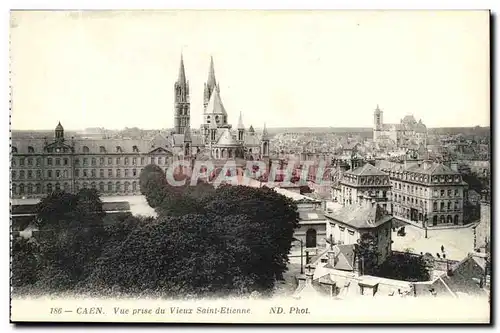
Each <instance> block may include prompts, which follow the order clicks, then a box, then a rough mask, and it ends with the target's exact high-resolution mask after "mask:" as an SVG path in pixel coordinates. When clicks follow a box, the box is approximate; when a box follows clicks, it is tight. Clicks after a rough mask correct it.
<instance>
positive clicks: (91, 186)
mask: <svg viewBox="0 0 500 333" xmlns="http://www.w3.org/2000/svg"><path fill="white" fill-rule="evenodd" d="M90 188H91V189H93V190H95V189H96V184H95V183H94V182H92V183H90Z"/></svg>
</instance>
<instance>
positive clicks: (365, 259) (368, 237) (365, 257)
mask: <svg viewBox="0 0 500 333" xmlns="http://www.w3.org/2000/svg"><path fill="white" fill-rule="evenodd" d="M354 255H355V256H356V258H357V259H358V260H357V261H358V265H359V267H358V269H359V272H360V274H361V275H365V274H371V273H372V272H373V271H374V270H375V269H376V266H377V264H378V256H379V253H378V250H377V239H376V237H375V235H374V234H372V233H370V232H365V233H362V234H361V236H360V238H359V239H358V241H357V243H356V244H354Z"/></svg>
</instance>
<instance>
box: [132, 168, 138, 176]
mask: <svg viewBox="0 0 500 333" xmlns="http://www.w3.org/2000/svg"><path fill="white" fill-rule="evenodd" d="M132 176H134V177H135V176H137V169H132Z"/></svg>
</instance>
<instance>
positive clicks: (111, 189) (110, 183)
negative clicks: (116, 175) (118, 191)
mask: <svg viewBox="0 0 500 333" xmlns="http://www.w3.org/2000/svg"><path fill="white" fill-rule="evenodd" d="M108 192H113V183H112V182H108Z"/></svg>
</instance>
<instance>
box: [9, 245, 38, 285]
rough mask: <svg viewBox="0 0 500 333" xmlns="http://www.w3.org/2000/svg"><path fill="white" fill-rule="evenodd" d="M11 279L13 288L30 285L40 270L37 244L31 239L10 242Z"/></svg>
mask: <svg viewBox="0 0 500 333" xmlns="http://www.w3.org/2000/svg"><path fill="white" fill-rule="evenodd" d="M11 251H12V252H11V253H12V268H11V269H12V279H11V285H12V287H13V288H18V287H24V286H28V285H32V284H33V283H35V282H36V280H37V278H38V274H39V270H40V265H39V261H38V259H37V254H38V252H39V249H38V246H37V243H36V242H34V241H33V240H32V239H26V238H22V237H16V238H14V239H13V240H12V248H11Z"/></svg>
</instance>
